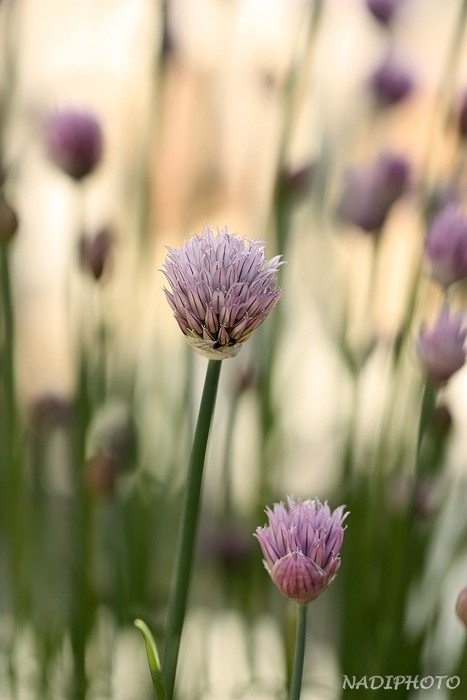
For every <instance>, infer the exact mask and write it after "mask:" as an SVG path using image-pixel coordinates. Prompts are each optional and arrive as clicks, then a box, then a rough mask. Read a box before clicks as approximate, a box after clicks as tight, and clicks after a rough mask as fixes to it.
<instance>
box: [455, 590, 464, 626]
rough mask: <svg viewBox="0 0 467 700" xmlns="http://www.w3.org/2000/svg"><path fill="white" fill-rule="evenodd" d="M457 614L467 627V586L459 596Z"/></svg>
mask: <svg viewBox="0 0 467 700" xmlns="http://www.w3.org/2000/svg"><path fill="white" fill-rule="evenodd" d="M456 614H457V617H458V618H459V620H460V621H461V622H463V623H464V625H465V626H466V627H467V586H466V587H465V588H463V589H462V590H461V592H460V593H459V595H458V596H457V601H456Z"/></svg>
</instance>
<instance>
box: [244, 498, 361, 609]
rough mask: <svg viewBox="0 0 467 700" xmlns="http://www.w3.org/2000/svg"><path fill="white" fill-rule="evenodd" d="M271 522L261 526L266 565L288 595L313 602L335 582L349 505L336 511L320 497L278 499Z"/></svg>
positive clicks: (258, 535) (259, 534) (269, 513)
mask: <svg viewBox="0 0 467 700" xmlns="http://www.w3.org/2000/svg"><path fill="white" fill-rule="evenodd" d="M266 514H267V516H268V520H269V525H267V526H265V527H258V528H257V530H256V532H255V537H256V538H257V539H258V541H259V543H260V545H261V549H262V550H263V555H264V566H265V567H266V570H267V571H268V573H269V575H270V576H271V578H272V580H273V581H274V583H275V584H276V586H277V587H278V589H279V590H280V592H281V593H282V595H284V596H286V598H290V599H291V600H295V601H296V602H297V603H309V602H310V601H312V600H313V599H314V598H316V597H317V596H318V595H319V594H320V593H322V591H324V589H325V588H326V587H327V586H328V585H329V584H330V583H331V581H332V580H333V578H334V576H335V575H336V573H337V570H338V568H339V566H340V556H339V551H340V548H341V546H342V540H343V538H344V527H343V522H344V520H345V519H346V517H347V515H348V513H347V512H345V506H339V507H338V508H336V509H335V510H334V511H333V512H331V509H330V508H329V506H328V504H327V503H324V504H323V503H321V502H320V501H319V500H318V499H317V498H315V499H313V500H311V499H307V500H306V501H300V500H299V501H295V500H294V499H293V498H292V497H291V496H288V497H287V506H285V505H284V504H283V503H275V504H274V506H273V509H272V510H271V509H270V508H267V509H266Z"/></svg>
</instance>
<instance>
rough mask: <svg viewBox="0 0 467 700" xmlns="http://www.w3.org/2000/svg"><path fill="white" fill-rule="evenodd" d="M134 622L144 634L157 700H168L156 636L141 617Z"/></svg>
mask: <svg viewBox="0 0 467 700" xmlns="http://www.w3.org/2000/svg"><path fill="white" fill-rule="evenodd" d="M133 624H134V626H135V627H137V629H139V631H140V632H141V634H142V635H143V639H144V643H145V645H146V654H147V657H148V664H149V670H150V672H151V678H152V685H153V688H154V693H155V696H156V698H157V700H167V695H166V692H165V687H164V683H163V681H162V676H161V664H160V661H159V653H158V651H157V646H156V642H155V641H154V637H153V636H152V634H151V630H150V629H149V627H148V626H147V624H146V623H145V622H144V621H143V620H140V619H139V618H137V619H136V620H134V621H133Z"/></svg>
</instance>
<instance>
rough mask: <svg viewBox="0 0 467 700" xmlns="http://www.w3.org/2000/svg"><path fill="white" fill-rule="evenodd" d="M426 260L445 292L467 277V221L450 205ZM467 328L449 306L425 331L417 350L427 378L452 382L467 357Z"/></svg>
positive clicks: (432, 230) (430, 237)
mask: <svg viewBox="0 0 467 700" xmlns="http://www.w3.org/2000/svg"><path fill="white" fill-rule="evenodd" d="M425 258H426V260H427V262H428V265H429V268H430V274H431V276H432V278H433V279H434V280H435V282H437V283H438V284H439V285H440V286H441V287H443V289H444V291H446V290H447V289H448V288H449V287H451V286H452V285H453V284H454V283H456V282H459V281H460V280H463V279H466V278H467V218H466V217H465V215H464V214H463V213H462V211H461V210H460V209H459V208H458V207H457V206H455V205H452V204H450V205H448V206H446V207H445V208H444V209H442V210H441V211H440V212H439V213H438V214H437V215H436V216H435V217H434V219H433V221H432V223H431V225H430V227H429V229H428V233H427V235H426V238H425ZM466 340H467V326H466V323H465V319H464V317H463V316H462V315H459V314H453V313H451V312H450V311H449V308H448V306H447V304H446V303H445V304H444V306H443V307H442V309H441V311H440V313H439V315H438V318H437V319H436V321H435V323H434V325H433V326H432V327H431V328H430V329H426V328H422V329H421V331H420V333H419V337H418V341H417V350H418V354H419V357H420V360H421V364H422V366H423V369H424V371H425V373H426V376H427V378H428V379H429V380H430V381H432V382H433V383H435V384H440V383H443V382H446V381H448V380H449V379H450V378H451V377H452V375H453V374H454V373H455V372H457V371H458V370H459V369H461V368H462V367H463V366H464V364H465V360H466V357H467V352H466V348H465V344H466Z"/></svg>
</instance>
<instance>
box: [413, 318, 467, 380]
mask: <svg viewBox="0 0 467 700" xmlns="http://www.w3.org/2000/svg"><path fill="white" fill-rule="evenodd" d="M466 338H467V328H466V326H465V319H464V317H463V316H458V315H455V314H450V313H449V309H448V308H447V306H444V307H443V308H442V309H441V312H440V314H439V316H438V318H437V319H436V321H435V323H434V325H433V326H432V327H431V328H429V329H426V328H422V330H421V331H420V334H419V336H418V341H417V350H418V355H419V358H420V361H421V364H422V366H423V369H424V371H425V373H426V375H427V377H428V379H430V380H431V381H432V382H433V383H434V384H442V383H444V382H447V381H448V379H450V378H451V377H452V375H453V374H455V372H457V371H458V370H459V369H461V367H463V366H464V363H465V360H466V350H465V341H466Z"/></svg>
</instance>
